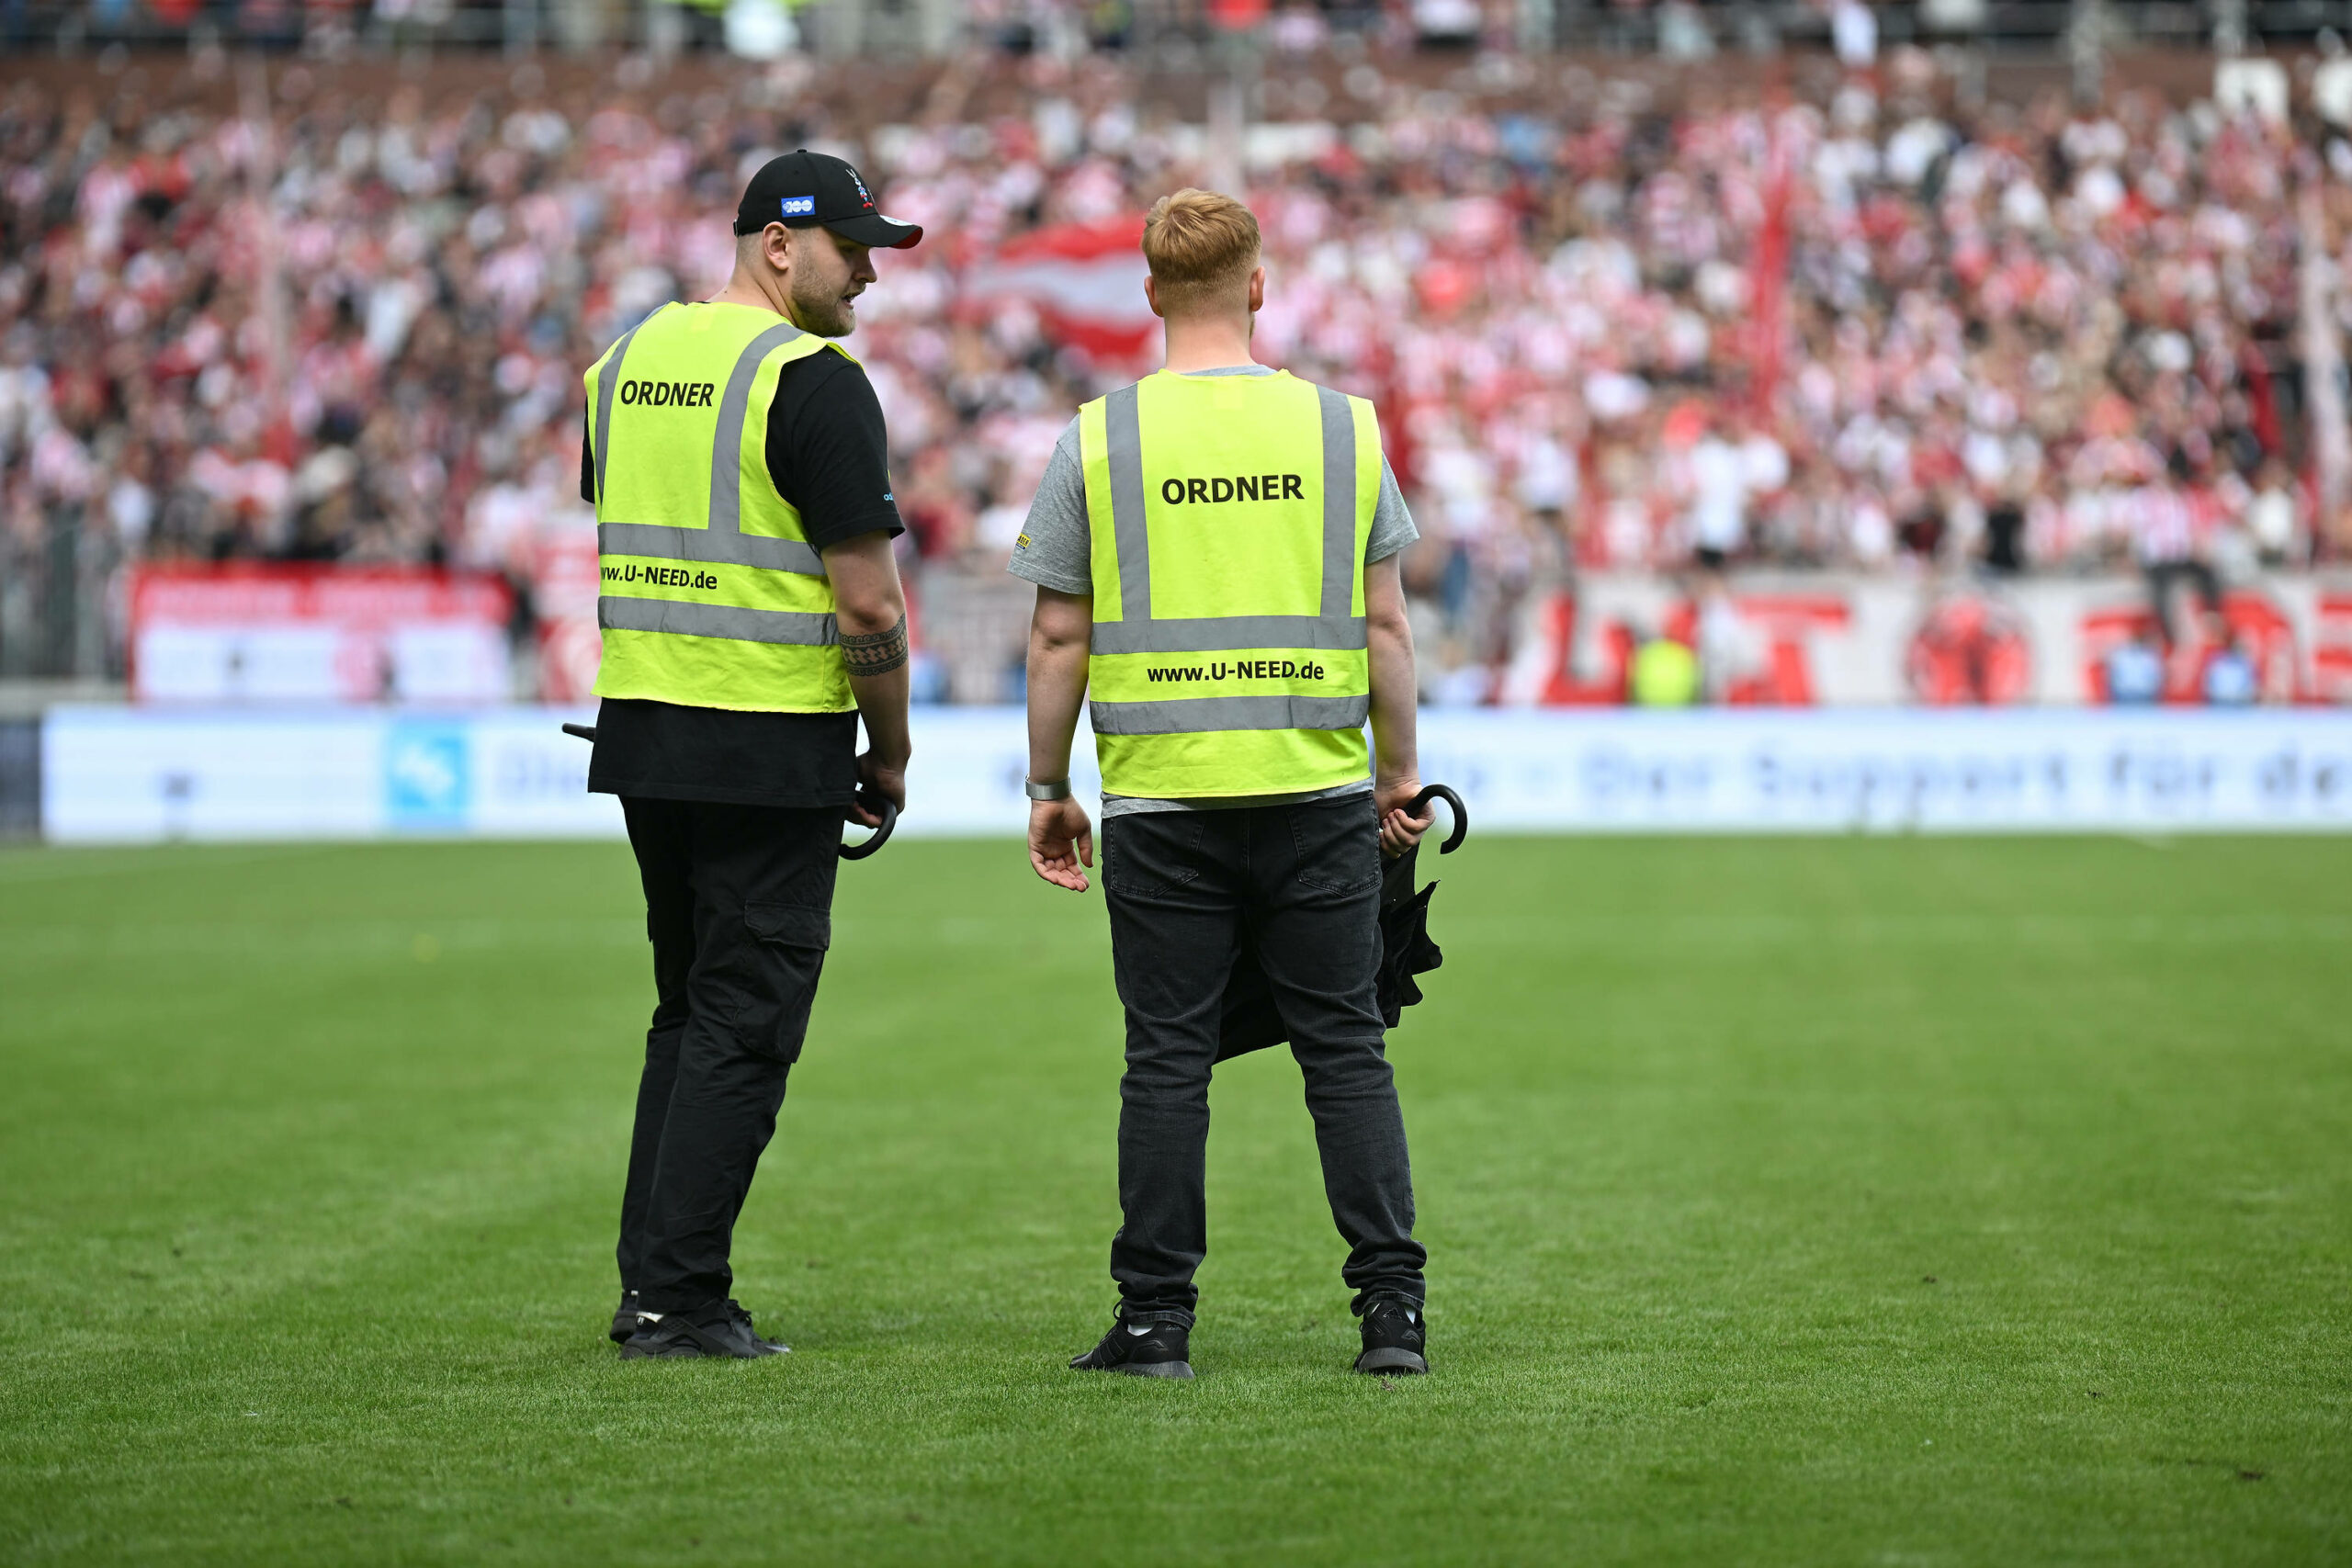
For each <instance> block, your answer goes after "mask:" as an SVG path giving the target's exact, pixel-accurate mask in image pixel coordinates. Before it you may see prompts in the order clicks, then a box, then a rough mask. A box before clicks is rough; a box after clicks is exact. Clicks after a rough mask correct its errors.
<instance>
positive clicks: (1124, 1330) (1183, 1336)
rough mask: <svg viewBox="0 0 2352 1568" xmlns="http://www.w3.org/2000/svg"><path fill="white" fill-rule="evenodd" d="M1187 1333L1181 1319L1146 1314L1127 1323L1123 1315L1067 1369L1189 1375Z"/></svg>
mask: <svg viewBox="0 0 2352 1568" xmlns="http://www.w3.org/2000/svg"><path fill="white" fill-rule="evenodd" d="M1190 1337H1191V1331H1190V1330H1189V1329H1187V1328H1186V1327H1185V1326H1184V1325H1182V1324H1181V1323H1170V1322H1169V1321H1168V1320H1167V1319H1165V1318H1158V1317H1149V1316H1147V1317H1142V1318H1139V1319H1137V1320H1136V1321H1135V1322H1133V1323H1130V1322H1128V1321H1127V1320H1126V1319H1125V1318H1124V1317H1123V1318H1120V1319H1119V1320H1118V1321H1117V1322H1115V1323H1114V1324H1113V1325H1111V1332H1110V1333H1108V1334H1105V1335H1104V1336H1103V1343H1101V1344H1100V1345H1097V1346H1096V1347H1094V1348H1093V1349H1091V1350H1089V1351H1088V1352H1087V1353H1086V1354H1085V1355H1083V1356H1080V1357H1077V1358H1076V1359H1073V1360H1072V1361H1071V1362H1070V1364H1069V1367H1070V1371H1074V1372H1125V1373H1126V1374H1127V1375H1128V1376H1129V1377H1131V1378H1189V1377H1191V1376H1192V1375H1193V1363H1192V1362H1191V1361H1189V1360H1187V1359H1185V1357H1186V1356H1187V1355H1188V1354H1190V1351H1189V1348H1188V1346H1187V1341H1188V1340H1189V1339H1190Z"/></svg>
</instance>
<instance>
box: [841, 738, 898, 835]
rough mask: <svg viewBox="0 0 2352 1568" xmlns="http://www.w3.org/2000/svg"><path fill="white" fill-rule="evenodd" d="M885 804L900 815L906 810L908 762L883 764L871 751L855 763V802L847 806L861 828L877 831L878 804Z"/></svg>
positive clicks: (879, 818)
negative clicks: (896, 809)
mask: <svg viewBox="0 0 2352 1568" xmlns="http://www.w3.org/2000/svg"><path fill="white" fill-rule="evenodd" d="M886 800H887V801H888V802H889V803H890V804H891V805H893V806H895V807H898V808H899V810H901V811H904V810H905V809H906V808H907V759H906V758H904V757H901V758H899V760H898V761H895V762H886V761H882V759H881V758H880V757H879V756H877V755H876V754H875V753H874V752H872V751H866V752H864V753H861V754H860V755H859V757H858V759H857V798H856V799H855V800H853V801H851V802H850V806H849V814H850V816H851V817H852V818H855V819H856V820H857V821H858V822H859V823H860V824H861V825H862V826H865V827H867V828H879V827H880V826H882V806H881V803H882V802H883V801H886ZM869 802H871V803H872V804H868V803H869Z"/></svg>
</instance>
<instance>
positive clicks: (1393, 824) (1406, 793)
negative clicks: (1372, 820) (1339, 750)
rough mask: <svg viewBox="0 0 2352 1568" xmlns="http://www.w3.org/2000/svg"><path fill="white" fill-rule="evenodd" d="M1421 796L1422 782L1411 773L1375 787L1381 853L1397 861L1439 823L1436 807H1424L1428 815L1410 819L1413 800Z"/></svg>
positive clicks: (1374, 799)
mask: <svg viewBox="0 0 2352 1568" xmlns="http://www.w3.org/2000/svg"><path fill="white" fill-rule="evenodd" d="M1420 793H1421V781H1420V779H1419V777H1418V776H1416V775H1414V774H1411V773H1408V774H1406V775H1405V776H1404V777H1403V778H1400V779H1389V780H1385V781H1383V782H1378V783H1375V784H1374V785H1373V786H1372V799H1373V804H1374V806H1376V807H1379V810H1380V852H1381V853H1382V854H1384V855H1386V856H1387V857H1388V858H1389V859H1390V860H1395V859H1396V858H1397V856H1398V855H1401V854H1403V853H1404V852H1406V851H1407V850H1409V849H1411V848H1412V847H1413V846H1414V845H1415V844H1418V843H1419V842H1420V841H1421V835H1422V834H1423V833H1426V832H1428V831H1429V830H1430V828H1431V827H1432V826H1434V825H1435V823H1436V822H1437V807H1434V806H1430V807H1423V809H1424V810H1426V811H1427V812H1428V813H1429V815H1428V816H1426V817H1414V816H1411V815H1409V813H1410V812H1411V810H1412V807H1413V796H1415V795H1419V794H1420Z"/></svg>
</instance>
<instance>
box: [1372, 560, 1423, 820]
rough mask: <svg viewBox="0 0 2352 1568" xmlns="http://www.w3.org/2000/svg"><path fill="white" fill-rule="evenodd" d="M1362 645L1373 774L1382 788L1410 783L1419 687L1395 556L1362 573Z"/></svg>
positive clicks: (1414, 773)
mask: <svg viewBox="0 0 2352 1568" xmlns="http://www.w3.org/2000/svg"><path fill="white" fill-rule="evenodd" d="M1363 609H1364V641H1365V645H1366V650H1367V654H1368V656H1369V658H1370V659H1371V660H1372V754H1373V776H1374V780H1375V781H1376V782H1378V783H1380V784H1395V783H1397V782H1399V781H1402V780H1407V779H1415V778H1418V777H1419V775H1420V768H1421V760H1420V755H1419V743H1418V737H1417V736H1416V734H1415V730H1414V721H1415V717H1416V715H1417V711H1418V708H1417V705H1418V704H1419V701H1420V694H1419V683H1418V682H1416V680H1415V679H1414V675H1413V623H1412V622H1411V621H1410V620H1409V619H1408V618H1407V616H1406V613H1405V584H1404V579H1403V576H1402V572H1401V568H1400V566H1399V563H1398V561H1397V558H1396V557H1395V556H1390V557H1388V558H1386V559H1385V560H1376V561H1374V562H1373V563H1372V565H1371V566H1369V567H1367V568H1365V569H1364V577H1363Z"/></svg>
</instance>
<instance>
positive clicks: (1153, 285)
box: [1012, 190, 1430, 1378]
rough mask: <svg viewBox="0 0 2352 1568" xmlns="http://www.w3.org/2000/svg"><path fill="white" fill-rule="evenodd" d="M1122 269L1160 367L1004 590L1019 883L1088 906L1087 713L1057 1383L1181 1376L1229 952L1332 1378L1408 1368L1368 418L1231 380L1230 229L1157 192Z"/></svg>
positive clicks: (1393, 550) (1406, 783) (1068, 467)
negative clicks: (1090, 989) (1076, 1376)
mask: <svg viewBox="0 0 2352 1568" xmlns="http://www.w3.org/2000/svg"><path fill="white" fill-rule="evenodd" d="M1143 251H1144V256H1145V259H1146V260H1147V261H1148V263H1149V264H1150V268H1151V276H1150V279H1149V281H1148V282H1147V283H1146V284H1145V286H1144V288H1145V293H1146V295H1147V296H1148V298H1149V299H1150V301H1151V308H1152V310H1154V311H1155V312H1156V313H1157V314H1158V315H1159V316H1160V317H1161V318H1162V319H1163V321H1165V322H1166V328H1167V344H1168V362H1167V367H1166V368H1165V369H1163V370H1161V371H1159V373H1157V374H1155V375H1152V376H1149V377H1147V378H1144V379H1143V380H1142V381H1140V382H1138V383H1136V385H1134V386H1131V387H1124V388H1121V389H1119V390H1117V391H1115V392H1113V393H1111V394H1110V395H1109V396H1108V397H1105V398H1098V399H1096V400H1094V401H1092V402H1091V403H1088V404H1087V405H1086V406H1085V407H1084V408H1082V409H1080V411H1079V415H1078V418H1077V419H1075V420H1073V421H1072V422H1071V423H1070V427H1069V430H1068V431H1066V432H1064V434H1063V435H1062V439H1061V442H1060V445H1059V446H1057V447H1056V449H1055V452H1054V457H1053V460H1052V461H1051V462H1050V463H1049V464H1048V465H1047V467H1046V474H1045V478H1044V479H1043V481H1042V482H1041V483H1040V485H1039V487H1038V491H1037V498H1036V501H1035V503H1034V504H1033V505H1032V506H1031V508H1030V512H1029V518H1028V522H1027V524H1026V525H1025V526H1024V530H1023V533H1022V535H1021V537H1020V541H1019V543H1018V545H1017V546H1016V547H1015V549H1014V552H1013V557H1012V570H1013V571H1014V572H1015V573H1017V574H1019V575H1020V576H1022V577H1023V578H1026V579H1028V580H1029V581H1032V582H1035V584H1036V585H1037V607H1036V613H1035V620H1034V622H1033V625H1032V628H1031V632H1030V641H1029V783H1028V793H1029V796H1030V799H1031V801H1032V802H1033V804H1032V806H1031V807H1030V813H1029V861H1030V864H1031V865H1032V866H1033V867H1034V868H1035V871H1036V873H1037V874H1038V875H1039V876H1041V877H1043V878H1045V879H1046V881H1047V882H1050V883H1053V884H1054V885H1055V886H1059V887H1066V888H1069V889H1070V890H1071V891H1073V892H1080V893H1082V892H1084V891H1086V890H1087V887H1088V886H1089V883H1088V880H1087V876H1086V873H1085V870H1084V868H1085V867H1088V866H1091V865H1092V864H1093V863H1094V842H1093V831H1092V827H1091V824H1090V823H1089V821H1088V820H1087V815H1086V812H1085V809H1084V808H1083V807H1080V805H1079V803H1078V802H1077V801H1076V800H1074V799H1072V798H1071V797H1070V788H1069V750H1070V743H1071V739H1072V737H1073V735H1074V733H1075V731H1076V728H1077V724H1078V713H1079V706H1080V703H1081V702H1082V701H1086V700H1087V699H1088V698H1089V697H1090V694H1091V705H1090V709H1091V718H1092V722H1093V728H1094V735H1095V745H1096V750H1097V754H1098V756H1099V758H1100V760H1101V762H1102V766H1103V886H1104V892H1105V899H1106V902H1107V903H1108V905H1109V908H1110V916H1111V949H1112V957H1113V964H1114V969H1115V971H1116V974H1117V978H1118V986H1119V998H1120V1000H1121V1001H1122V1002H1123V1003H1124V1004H1125V1009H1126V1023H1127V1031H1126V1032H1127V1051H1126V1058H1127V1067H1126V1073H1125V1077H1124V1078H1123V1079H1122V1080H1121V1083H1120V1089H1119V1093H1120V1101H1121V1109H1120V1115H1119V1206H1120V1209H1121V1212H1122V1213H1123V1216H1124V1222H1123V1223H1122V1224H1121V1225H1120V1227H1119V1231H1118V1234H1117V1235H1115V1236H1114V1238H1113V1240H1112V1243H1111V1274H1112V1277H1113V1278H1114V1280H1117V1281H1118V1286H1119V1297H1120V1300H1119V1306H1118V1311H1117V1317H1116V1321H1115V1322H1114V1324H1113V1325H1112V1328H1111V1331H1110V1333H1109V1334H1107V1335H1105V1336H1104V1337H1103V1341H1102V1343H1101V1344H1099V1345H1097V1346H1096V1347H1095V1348H1093V1349H1092V1350H1091V1351H1089V1352H1087V1353H1086V1354H1085V1355H1083V1356H1080V1357H1079V1358H1078V1359H1075V1360H1073V1361H1072V1362H1071V1363H1070V1365H1071V1366H1072V1367H1073V1368H1077V1369H1080V1370H1081V1371H1122V1372H1127V1373H1132V1374H1136V1375H1140V1376H1150V1377H1178V1378H1188V1377H1191V1376H1192V1375H1193V1371H1192V1363H1191V1351H1190V1335H1191V1331H1192V1328H1193V1308H1194V1306H1195V1305H1196V1304H1197V1303H1198V1300H1199V1292H1198V1291H1197V1290H1196V1289H1195V1288H1194V1287H1193V1272H1194V1271H1195V1270H1196V1269H1198V1268H1199V1267H1200V1263H1201V1259H1202V1258H1203V1256H1204V1254H1205V1252H1206V1250H1207V1229H1206V1217H1205V1212H1204V1201H1203V1196H1202V1184H1203V1175H1204V1163H1205V1154H1206V1147H1207V1140H1208V1086H1209V1075H1210V1070H1211V1068H1212V1066H1214V1064H1215V1062H1216V1057H1217V1055H1218V1047H1219V1043H1220V1027H1219V1025H1220V1012H1221V1009H1222V1004H1223V1002H1224V998H1225V993H1226V982H1227V977H1228V976H1230V974H1231V973H1232V970H1233V965H1234V962H1235V959H1236V958H1237V956H1238V955H1239V954H1240V953H1242V952H1243V951H1244V944H1247V946H1248V950H1249V951H1250V952H1251V953H1253V954H1254V955H1255V957H1256V958H1257V960H1258V962H1259V964H1261V967H1262V968H1263V970H1264V972H1265V976H1266V979H1267V981H1268V982H1269V983H1270V986H1271V987H1272V992H1273V996H1274V998H1275V1001H1276V1003H1277V1005H1278V1007H1279V1008H1280V1010H1281V1014H1282V1021H1283V1027H1284V1029H1285V1030H1286V1031H1287V1032H1288V1034H1289V1037H1290V1042H1291V1051H1292V1054H1293V1055H1295V1057H1296V1058H1297V1061H1298V1065H1299V1067H1300V1069H1301V1071H1302V1072H1303V1073H1304V1075H1305V1077H1306V1103H1307V1108H1308V1110H1309V1111H1311V1112H1312V1114H1313V1116H1314V1119H1315V1135H1316V1142H1317V1146H1318V1147H1319V1148H1320V1150H1321V1151H1322V1159H1323V1182H1324V1189H1325V1192H1326V1194H1327V1196H1328V1197H1329V1200H1330V1204H1331V1217H1332V1219H1333V1221H1334V1222H1335V1223H1336V1224H1337V1225H1338V1227H1339V1230H1340V1235H1341V1236H1342V1237H1343V1238H1344V1239H1345V1240H1346V1242H1347V1244H1348V1247H1349V1252H1348V1259H1347V1263H1346V1265H1345V1266H1344V1267H1343V1268H1342V1269H1341V1270H1340V1273H1341V1277H1342V1278H1343V1279H1344V1280H1346V1281H1347V1283H1348V1284H1349V1285H1350V1286H1351V1288H1352V1289H1353V1290H1354V1292H1355V1299H1354V1302H1353V1303H1352V1307H1351V1310H1352V1311H1353V1312H1354V1313H1355V1314H1356V1315H1357V1316H1358V1317H1359V1318H1360V1319H1362V1334H1363V1351H1362V1353H1361V1354H1360V1355H1359V1356H1358V1357H1357V1358H1356V1361H1355V1366H1356V1370H1357V1371H1365V1372H1399V1371H1403V1372H1423V1371H1428V1370H1429V1362H1428V1359H1427V1355H1426V1349H1427V1325H1426V1323H1425V1321H1424V1319H1423V1316H1422V1310H1421V1303H1422V1297H1423V1285H1422V1278H1421V1269H1422V1266H1423V1264H1424V1262H1425V1261H1426V1257H1425V1254H1424V1253H1423V1251H1422V1248H1421V1247H1420V1245H1419V1243H1418V1242H1416V1241H1415V1240H1414V1239H1413V1185H1412V1171H1411V1167H1410V1165H1409V1162H1408V1158H1407V1154H1406V1147H1405V1127H1404V1121H1403V1118H1402V1116H1401V1114H1400V1113H1399V1111H1398V1109H1397V1089H1396V1085H1395V1082H1394V1080H1393V1078H1392V1077H1391V1075H1390V1072H1389V1066H1388V1060H1387V1056H1386V1054H1385V1037H1384V1032H1383V1029H1382V1025H1381V1014H1380V1010H1379V1005H1378V1002H1377V1000H1376V997H1375V990H1374V980H1375V976H1376V972H1377V969H1378V965H1379V962H1380V951H1381V949H1380V932H1379V926H1378V919H1379V897H1380V881H1381V855H1382V853H1383V852H1384V851H1385V852H1389V853H1401V852H1403V851H1404V850H1405V849H1406V848H1407V847H1408V845H1410V844H1412V843H1414V842H1417V841H1418V840H1419V837H1420V835H1421V833H1422V832H1423V831H1424V830H1426V829H1428V827H1429V826H1430V818H1427V817H1419V818H1417V817H1415V816H1413V815H1411V802H1412V800H1413V797H1414V796H1415V795H1418V794H1419V791H1420V780H1419V776H1418V775H1419V763H1418V762H1417V761H1416V759H1415V755H1414V735H1413V720H1414V710H1413V705H1414V682H1413V640H1412V633H1411V631H1410V629H1409V628H1408V626H1407V623H1406V618H1405V597H1404V591H1403V587H1402V585H1401V583H1400V581H1399V577H1398V571H1397V553H1398V552H1399V551H1400V550H1402V549H1403V548H1404V547H1406V546H1407V545H1408V544H1410V543H1411V542H1412V541H1413V539H1414V538H1415V533H1414V529H1413V523H1412V518H1411V516H1410V515H1409V514H1408V513H1407V512H1406V510H1405V503H1404V500H1403V498H1402V497H1401V496H1400V495H1399V494H1398V493H1397V480H1396V477H1395V476H1394V475H1393V474H1391V473H1390V472H1389V469H1388V465H1387V463H1386V462H1385V460H1384V459H1383V458H1382V457H1381V452H1380V426H1379V423H1378V422H1377V421H1376V420H1375V419H1374V415H1373V411H1372V405H1371V404H1370V403H1368V402H1366V401H1365V400H1363V399H1361V398H1353V397H1348V396H1346V395H1344V394H1342V393H1340V392H1336V391H1333V390H1331V389H1329V388H1325V387H1317V386H1315V385H1314V384H1312V383H1311V382H1306V381H1301V380H1299V379H1297V378H1295V377H1292V376H1291V375H1289V374H1288V373H1287V372H1284V371H1280V370H1273V369H1270V368H1268V367H1264V366H1261V365H1260V364H1258V363H1257V362H1256V361H1255V360H1254V359H1252V358H1251V357H1250V328H1251V323H1252V320H1253V318H1254V317H1255V315H1256V313H1257V311H1258V310H1259V309H1260V307H1261V305H1262V303H1263V302H1264V299H1265V290H1266V272H1265V268H1264V267H1262V266H1261V265H1259V242H1258V222H1257V220H1256V219H1254V218H1252V217H1251V216H1250V211H1249V209H1247V208H1245V207H1243V206H1242V205H1241V204H1240V203H1239V202H1238V201H1236V200H1234V199H1233V198H1232V197H1227V196H1219V195H1216V194H1214V193H1212V192H1209V191H1202V190H1181V191H1178V192H1177V193H1176V194H1175V195H1173V196H1170V197H1162V198H1161V199H1160V201H1159V202H1158V203H1157V204H1156V205H1155V206H1154V207H1153V208H1152V209H1151V214H1150V216H1149V218H1148V220H1146V221H1145V224H1144V238H1143ZM1090 688H1091V693H1090ZM1367 717H1369V718H1370V720H1371V722H1372V731H1373V743H1372V745H1371V746H1370V747H1369V748H1368V747H1367V746H1366V744H1365V740H1364V735H1363V726H1364V721H1365V720H1366V718H1367ZM1375 762H1376V765H1375Z"/></svg>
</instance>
